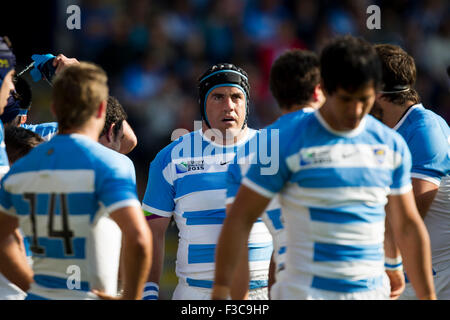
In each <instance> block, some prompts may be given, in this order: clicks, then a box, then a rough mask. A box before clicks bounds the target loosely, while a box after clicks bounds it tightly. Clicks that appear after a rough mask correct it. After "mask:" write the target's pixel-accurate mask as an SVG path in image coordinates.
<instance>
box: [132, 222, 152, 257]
mask: <svg viewBox="0 0 450 320" xmlns="http://www.w3.org/2000/svg"><path fill="white" fill-rule="evenodd" d="M129 242H130V245H131V246H132V247H133V249H134V250H133V251H134V252H135V253H136V255H137V256H140V257H144V258H147V257H151V254H152V246H153V237H152V233H151V231H150V229H149V228H142V229H141V230H138V232H137V233H135V234H133V235H131V237H130V239H129Z"/></svg>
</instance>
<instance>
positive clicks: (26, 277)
mask: <svg viewBox="0 0 450 320" xmlns="http://www.w3.org/2000/svg"><path fill="white" fill-rule="evenodd" d="M33 275H34V274H33V271H32V270H31V269H30V270H29V271H27V272H25V273H24V274H23V275H22V276H21V277H20V279H16V281H14V284H15V285H16V286H18V287H19V288H20V289H21V290H23V291H25V292H27V291H28V290H30V288H31V284H32V283H33V282H34V279H33Z"/></svg>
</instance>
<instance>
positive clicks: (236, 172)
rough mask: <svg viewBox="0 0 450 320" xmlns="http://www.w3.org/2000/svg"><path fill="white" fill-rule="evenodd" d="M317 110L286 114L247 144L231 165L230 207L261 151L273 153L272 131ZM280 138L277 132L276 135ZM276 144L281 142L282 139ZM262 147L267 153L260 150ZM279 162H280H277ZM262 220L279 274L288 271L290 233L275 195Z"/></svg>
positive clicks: (228, 198) (229, 167) (229, 182)
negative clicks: (269, 239) (285, 225)
mask: <svg viewBox="0 0 450 320" xmlns="http://www.w3.org/2000/svg"><path fill="white" fill-rule="evenodd" d="M312 111H314V109H312V108H304V109H301V110H298V111H296V112H290V113H287V114H285V115H282V116H281V117H280V118H278V119H277V120H276V121H275V122H274V123H272V124H271V125H269V126H267V127H266V128H264V129H262V130H261V131H266V132H265V133H266V134H265V135H264V136H263V137H261V135H260V132H261V131H258V132H257V133H256V135H255V136H254V137H252V138H251V139H250V140H249V141H247V142H246V144H245V145H243V146H242V147H241V148H242V149H243V150H244V151H243V152H237V154H236V156H235V158H234V159H233V161H232V163H230V165H229V166H228V176H227V200H226V204H227V205H228V204H231V203H233V202H234V198H235V197H236V194H237V192H238V190H239V187H240V185H241V181H242V177H244V176H245V175H246V174H247V171H248V169H249V167H250V164H251V163H254V162H255V161H261V160H264V159H265V158H266V156H267V155H266V154H264V155H261V156H260V154H259V153H260V152H264V153H270V154H271V155H272V156H273V154H272V153H271V152H272V151H275V150H272V149H271V148H270V141H271V140H270V139H271V138H272V135H271V134H270V132H269V131H270V130H277V129H280V128H281V127H282V125H283V123H285V122H288V121H290V120H291V119H292V118H296V117H299V116H302V115H304V114H305V113H309V112H312ZM275 135H276V133H275ZM275 143H279V141H278V140H276V141H275ZM252 144H254V145H255V147H253V148H252V147H250V145H252ZM260 146H261V148H262V149H264V151H261V150H258V148H259V147H260ZM277 161H278V159H277ZM261 219H262V220H263V221H264V223H265V224H266V226H267V229H268V230H269V232H270V234H271V235H272V239H273V259H274V262H275V265H276V269H275V270H276V271H275V272H276V273H278V272H279V271H281V270H282V269H284V259H285V253H286V234H285V230H284V222H283V217H282V214H281V207H280V203H279V201H278V196H275V197H274V198H273V199H272V200H271V201H270V203H269V205H268V206H267V208H266V210H265V211H264V213H263V214H262V216H261Z"/></svg>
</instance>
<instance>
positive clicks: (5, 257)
mask: <svg viewBox="0 0 450 320" xmlns="http://www.w3.org/2000/svg"><path fill="white" fill-rule="evenodd" d="M17 227H18V219H17V218H15V217H12V216H9V215H6V214H4V213H0V272H1V273H2V274H3V275H4V276H5V277H6V278H7V279H8V280H9V281H11V282H12V283H14V284H15V285H17V286H18V287H19V288H20V289H22V290H23V291H28V289H29V288H30V285H31V283H33V270H32V269H31V267H30V265H29V264H28V261H27V258H26V255H25V250H24V248H23V244H22V236H21V235H20V233H19V230H18V229H17Z"/></svg>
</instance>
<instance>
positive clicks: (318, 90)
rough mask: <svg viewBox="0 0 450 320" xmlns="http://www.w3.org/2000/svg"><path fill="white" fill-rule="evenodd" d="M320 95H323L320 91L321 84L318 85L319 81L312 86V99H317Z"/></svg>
mask: <svg viewBox="0 0 450 320" xmlns="http://www.w3.org/2000/svg"><path fill="white" fill-rule="evenodd" d="M322 95H323V93H322V86H321V85H320V83H318V84H317V85H316V86H315V87H314V92H313V99H314V101H319V100H320V99H321V96H322Z"/></svg>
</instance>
